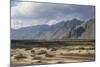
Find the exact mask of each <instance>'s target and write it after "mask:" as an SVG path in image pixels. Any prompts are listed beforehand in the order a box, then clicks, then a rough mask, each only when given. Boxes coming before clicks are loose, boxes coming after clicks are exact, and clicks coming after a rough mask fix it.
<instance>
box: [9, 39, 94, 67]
mask: <svg viewBox="0 0 100 67" xmlns="http://www.w3.org/2000/svg"><path fill="white" fill-rule="evenodd" d="M11 43H12V46H11V66H24V65H40V64H56V63H73V62H90V61H95V42H94V41H90V40H88V41H87V40H86V41H84V40H82V41H77V40H76V41H50V42H48V41H12V42H11Z"/></svg>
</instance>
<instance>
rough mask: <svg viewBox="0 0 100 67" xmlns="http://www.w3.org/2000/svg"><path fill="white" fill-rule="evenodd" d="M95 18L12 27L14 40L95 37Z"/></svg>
mask: <svg viewBox="0 0 100 67" xmlns="http://www.w3.org/2000/svg"><path fill="white" fill-rule="evenodd" d="M94 33H95V19H94V18H92V19H90V20H88V21H81V20H78V19H73V20H70V21H61V22H59V23H57V24H55V25H51V26H49V25H37V26H31V27H23V28H20V29H11V39H12V40H23V39H27V40H28V39H29V40H30V39H32V40H61V39H94V38H95V35H94Z"/></svg>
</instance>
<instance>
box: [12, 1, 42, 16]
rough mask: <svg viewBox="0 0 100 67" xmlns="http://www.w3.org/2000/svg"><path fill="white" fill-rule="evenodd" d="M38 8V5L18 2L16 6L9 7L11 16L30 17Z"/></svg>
mask: <svg viewBox="0 0 100 67" xmlns="http://www.w3.org/2000/svg"><path fill="white" fill-rule="evenodd" d="M38 6H40V3H33V2H19V3H17V6H14V7H11V16H12V17H13V16H20V15H23V16H30V15H31V14H32V13H33V12H34V10H35V8H36V7H38Z"/></svg>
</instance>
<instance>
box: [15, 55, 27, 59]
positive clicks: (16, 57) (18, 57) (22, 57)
mask: <svg viewBox="0 0 100 67" xmlns="http://www.w3.org/2000/svg"><path fill="white" fill-rule="evenodd" d="M25 58H27V57H26V56H24V55H23V54H19V55H17V56H15V59H17V60H22V59H25Z"/></svg>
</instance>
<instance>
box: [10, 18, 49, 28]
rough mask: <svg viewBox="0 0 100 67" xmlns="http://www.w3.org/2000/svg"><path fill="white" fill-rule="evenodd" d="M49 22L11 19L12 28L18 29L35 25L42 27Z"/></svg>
mask: <svg viewBox="0 0 100 67" xmlns="http://www.w3.org/2000/svg"><path fill="white" fill-rule="evenodd" d="M45 22H47V21H46V20H43V19H38V20H37V19H32V20H21V19H11V28H13V29H18V28H21V27H28V26H34V25H41V24H45Z"/></svg>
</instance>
